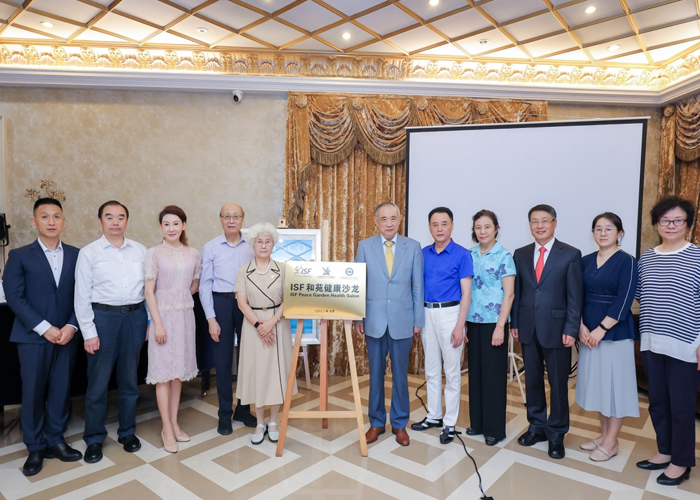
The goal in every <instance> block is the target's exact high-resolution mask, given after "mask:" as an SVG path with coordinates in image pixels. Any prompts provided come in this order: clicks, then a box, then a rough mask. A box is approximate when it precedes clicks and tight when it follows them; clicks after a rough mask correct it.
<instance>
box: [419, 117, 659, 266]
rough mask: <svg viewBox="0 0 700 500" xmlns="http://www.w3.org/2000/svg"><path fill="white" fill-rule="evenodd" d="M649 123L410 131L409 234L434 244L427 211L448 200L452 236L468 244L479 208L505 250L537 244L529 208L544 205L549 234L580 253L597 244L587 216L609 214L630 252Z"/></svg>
mask: <svg viewBox="0 0 700 500" xmlns="http://www.w3.org/2000/svg"><path fill="white" fill-rule="evenodd" d="M646 120H647V118H625V119H618V120H604V121H603V120H585V121H575V122H572V121H566V122H537V123H518V124H497V125H473V126H460V127H433V128H415V129H408V161H407V168H408V201H407V204H408V210H407V218H408V220H407V227H406V229H407V234H408V236H410V237H411V238H414V239H417V240H418V241H420V243H421V245H422V246H425V245H429V244H431V243H432V242H433V239H432V237H431V236H430V232H429V230H428V213H429V212H430V210H432V209H433V208H435V207H438V206H446V207H448V208H450V209H451V210H452V212H453V213H454V222H455V228H454V232H453V233H452V238H453V240H454V241H455V242H457V243H459V244H460V245H462V246H465V247H467V248H470V247H472V246H474V245H475V243H474V242H473V241H472V239H471V227H472V216H473V215H474V214H475V213H476V212H477V211H479V210H481V209H483V208H486V209H489V210H492V211H494V212H495V213H496V215H497V216H498V219H499V225H500V231H499V235H498V240H499V241H500V242H501V244H502V245H503V246H504V247H505V248H506V249H508V250H510V252H511V253H512V252H513V251H514V250H515V249H516V248H518V247H521V246H523V245H527V244H529V243H531V242H533V241H534V238H533V237H532V235H531V234H530V229H529V225H528V219H527V212H528V210H529V209H530V208H531V207H533V206H534V205H537V204H540V203H546V204H548V205H551V206H553V207H554V208H555V209H556V211H557V220H558V222H557V228H556V233H555V237H556V238H557V239H559V240H560V241H563V242H565V243H568V244H570V245H573V246H575V247H577V248H579V249H580V250H581V252H582V253H583V255H586V254H588V253H591V252H593V251H595V250H597V249H598V247H597V245H596V244H595V241H594V240H593V235H592V232H591V222H592V221H593V217H595V216H596V215H597V214H599V213H601V212H608V211H609V212H614V213H616V214H617V215H619V216H620V217H621V218H622V222H623V225H624V229H625V237H624V239H623V241H622V248H623V249H624V250H625V251H627V252H629V253H630V254H632V255H637V253H638V234H639V217H640V213H639V212H640V207H641V203H640V202H641V193H640V186H641V182H642V180H643V179H642V175H643V174H642V172H643V169H642V166H643V164H644V142H645V134H646Z"/></svg>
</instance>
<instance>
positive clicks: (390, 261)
mask: <svg viewBox="0 0 700 500" xmlns="http://www.w3.org/2000/svg"><path fill="white" fill-rule="evenodd" d="M384 244H385V245H386V252H384V258H385V259H386V270H387V271H389V276H391V270H392V269H393V268H394V252H392V251H391V246H392V245H393V244H394V242H393V241H385V242H384Z"/></svg>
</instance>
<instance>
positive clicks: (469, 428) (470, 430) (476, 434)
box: [464, 427, 481, 436]
mask: <svg viewBox="0 0 700 500" xmlns="http://www.w3.org/2000/svg"><path fill="white" fill-rule="evenodd" d="M464 432H466V433H467V436H478V435H480V434H481V432H477V431H475V430H474V429H472V428H471V427H467V430H466V431H464Z"/></svg>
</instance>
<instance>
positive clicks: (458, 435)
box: [416, 382, 494, 500]
mask: <svg viewBox="0 0 700 500" xmlns="http://www.w3.org/2000/svg"><path fill="white" fill-rule="evenodd" d="M425 384H426V383H425V382H423V383H422V384H421V385H419V386H418V387H417V388H416V397H417V398H418V399H419V400H420V403H421V404H422V405H423V408H424V409H425V413H426V415H427V414H428V407H427V406H425V401H423V398H421V397H420V395H419V394H418V391H419V390H420V389H421V388H422V387H423V386H424V385H425ZM460 434H462V433H461V432H457V430H456V428H455V436H456V437H457V439H459V442H460V443H462V448H464V453H466V454H467V456H468V457H469V458H471V460H472V463H473V464H474V471H475V472H476V477H478V478H479V490H481V495H482V496H481V497H480V500H494V498H493V497H489V496H486V493H485V492H484V488H483V486H482V485H481V474H479V466H478V465H476V460H474V457H472V456H471V454H470V453H469V450H467V445H466V444H464V441H462V438H461V437H460Z"/></svg>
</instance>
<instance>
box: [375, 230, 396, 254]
mask: <svg viewBox="0 0 700 500" xmlns="http://www.w3.org/2000/svg"><path fill="white" fill-rule="evenodd" d="M379 236H381V237H382V245H384V256H385V257H386V249H387V248H389V247H388V246H386V242H387V241H393V242H394V244H393V245H391V253H392V254H394V256H396V242H397V241H398V239H399V238H398V236H399V233H396V234H395V235H394V237H393V238H391V239H390V240H387V239H386V238H385V237H384V235H383V234H381V233H380V234H379Z"/></svg>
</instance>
